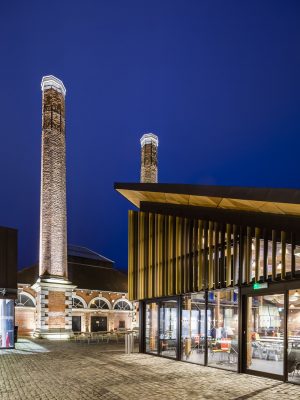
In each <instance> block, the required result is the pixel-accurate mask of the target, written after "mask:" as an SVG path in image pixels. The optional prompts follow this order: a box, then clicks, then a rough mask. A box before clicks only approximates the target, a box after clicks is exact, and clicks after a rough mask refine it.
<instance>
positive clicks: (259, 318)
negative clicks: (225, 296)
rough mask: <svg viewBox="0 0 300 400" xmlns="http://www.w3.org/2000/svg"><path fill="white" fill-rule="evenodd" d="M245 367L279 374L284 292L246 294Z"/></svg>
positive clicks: (281, 366)
mask: <svg viewBox="0 0 300 400" xmlns="http://www.w3.org/2000/svg"><path fill="white" fill-rule="evenodd" d="M247 308H248V312H247V315H248V318H247V356H246V362H247V369H249V370H253V371H260V372H266V373H270V372H271V373H272V374H275V375H283V372H284V294H270V295H264V296H249V297H248V305H247Z"/></svg>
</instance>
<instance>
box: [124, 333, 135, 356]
mask: <svg viewBox="0 0 300 400" xmlns="http://www.w3.org/2000/svg"><path fill="white" fill-rule="evenodd" d="M133 344H134V338H133V333H132V332H126V333H125V353H126V354H131V353H133Z"/></svg>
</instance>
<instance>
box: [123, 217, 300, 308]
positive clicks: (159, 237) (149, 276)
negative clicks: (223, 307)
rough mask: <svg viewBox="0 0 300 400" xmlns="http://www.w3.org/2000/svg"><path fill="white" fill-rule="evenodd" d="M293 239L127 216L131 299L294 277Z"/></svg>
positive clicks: (202, 222)
mask: <svg viewBox="0 0 300 400" xmlns="http://www.w3.org/2000/svg"><path fill="white" fill-rule="evenodd" d="M294 237H295V236H293V234H292V233H291V232H289V233H288V234H287V233H286V232H284V231H275V230H270V232H267V231H266V230H264V229H260V228H253V227H241V226H238V225H234V224H229V223H227V224H221V223H216V222H214V221H206V220H199V219H188V218H181V217H175V216H169V215H162V214H154V213H147V212H137V211H129V232H128V293H129V298H130V299H131V300H142V299H147V298H153V297H162V296H172V295H176V294H183V293H191V292H199V291H201V290H205V289H209V290H211V289H217V288H225V287H231V286H235V285H239V284H251V283H253V282H257V281H263V280H267V279H284V278H285V277H286V275H287V274H288V273H290V274H291V275H292V276H293V275H294V274H295V256H294V252H295V243H294V241H293V240H294ZM287 241H290V242H291V244H289V242H287ZM279 250H280V252H279ZM288 257H289V258H288Z"/></svg>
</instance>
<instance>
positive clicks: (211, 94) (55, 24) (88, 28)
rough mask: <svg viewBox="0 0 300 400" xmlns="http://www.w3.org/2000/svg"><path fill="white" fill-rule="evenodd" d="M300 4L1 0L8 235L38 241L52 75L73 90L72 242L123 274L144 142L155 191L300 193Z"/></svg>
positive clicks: (33, 250) (0, 207) (0, 161)
mask: <svg viewBox="0 0 300 400" xmlns="http://www.w3.org/2000/svg"><path fill="white" fill-rule="evenodd" d="M299 21H300V1H299V0H295V1H288V0H280V1H276V0H269V1H264V0H257V1H255V0H251V1H250V0H249V1H246V0H245V1H241V0H236V1H230V0H227V1H224V0H219V1H213V0H207V1H201V0H195V1H192V0H182V1H176V0H170V1H169V0H158V1H156V0H149V1H144V0H137V1H131V0H126V1H125V0H121V1H116V0H110V1H104V0H97V1H89V0H86V1H76V0H72V1H63V0H61V1H53V0H52V1H42V0H39V1H33V0H30V1H24V0H22V1H14V0H11V1H9V2H8V1H6V2H4V1H1V5H0V72H1V74H0V80H1V85H0V87H1V89H0V90H1V92H0V115H1V127H0V134H1V145H0V179H1V196H0V225H2V226H11V227H15V228H17V229H18V230H19V267H20V268H21V267H24V266H28V265H30V264H32V263H33V262H36V261H37V259H38V245H39V243H38V242H39V197H40V158H41V153H40V146H41V89H40V82H41V79H42V76H43V75H49V74H53V75H55V76H57V77H58V78H60V79H62V80H63V82H64V84H65V86H66V88H67V96H66V112H67V116H66V122H67V201H68V242H69V243H72V244H78V245H83V246H87V247H89V248H91V249H93V250H95V251H97V252H100V253H101V254H103V255H104V256H106V257H109V258H112V259H113V260H115V261H116V265H117V266H118V267H120V268H124V269H126V267H127V210H128V208H129V207H130V204H129V203H128V202H127V201H126V200H125V199H123V198H122V197H121V196H120V195H119V194H118V193H116V192H114V190H113V183H114V182H117V181H118V182H122V181H123V182H136V181H138V180H139V172H140V144H139V139H140V137H141V135H142V134H143V133H145V132H154V133H156V134H157V135H158V136H159V141H160V143H159V182H173V183H194V184H201V183H202V184H214V185H239V186H266V187H267V186H269V187H291V188H300V162H299V151H300V23H299Z"/></svg>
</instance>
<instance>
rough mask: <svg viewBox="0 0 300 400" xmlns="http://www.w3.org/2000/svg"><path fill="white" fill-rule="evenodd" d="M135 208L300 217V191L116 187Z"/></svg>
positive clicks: (147, 185)
mask: <svg viewBox="0 0 300 400" xmlns="http://www.w3.org/2000/svg"><path fill="white" fill-rule="evenodd" d="M115 189H116V190H117V191H118V192H119V193H121V194H122V195H123V196H124V197H126V199H128V200H129V201H130V202H131V203H132V204H134V205H135V206H136V207H138V208H140V204H141V202H150V203H165V204H177V205H183V206H187V205H190V206H197V207H212V208H219V209H228V210H236V211H247V212H249V211H253V212H256V213H257V212H261V213H272V214H283V215H297V216H300V189H270V188H254V187H237V186H206V185H181V184H165V183H115Z"/></svg>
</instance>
